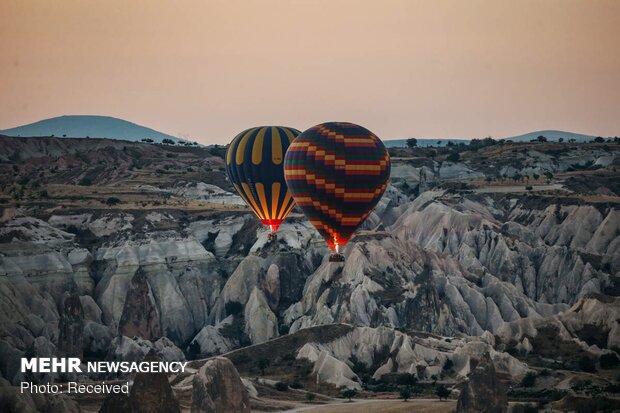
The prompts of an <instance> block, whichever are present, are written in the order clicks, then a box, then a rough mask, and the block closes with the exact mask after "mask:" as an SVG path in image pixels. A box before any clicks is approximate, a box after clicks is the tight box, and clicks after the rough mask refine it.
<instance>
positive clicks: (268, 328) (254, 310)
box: [245, 287, 278, 344]
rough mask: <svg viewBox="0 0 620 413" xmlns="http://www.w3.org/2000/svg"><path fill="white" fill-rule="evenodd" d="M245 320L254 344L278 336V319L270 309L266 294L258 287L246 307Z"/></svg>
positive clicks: (247, 331)
mask: <svg viewBox="0 0 620 413" xmlns="http://www.w3.org/2000/svg"><path fill="white" fill-rule="evenodd" d="M245 320H246V323H245V328H246V333H247V335H248V337H249V338H250V340H251V341H252V343H254V344H260V343H264V342H265V341H267V340H269V339H271V338H274V337H277V336H278V319H277V318H276V315H275V314H274V313H273V312H272V311H271V309H270V308H269V304H268V303H267V299H266V298H265V294H264V293H263V292H262V291H261V290H259V289H258V288H256V287H255V288H254V289H253V290H252V293H251V294H250V298H249V299H248V301H247V304H246V306H245Z"/></svg>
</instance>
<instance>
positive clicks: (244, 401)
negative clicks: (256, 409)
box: [191, 357, 250, 413]
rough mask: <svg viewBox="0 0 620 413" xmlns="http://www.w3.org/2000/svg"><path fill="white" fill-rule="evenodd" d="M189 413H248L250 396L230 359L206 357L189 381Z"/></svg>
mask: <svg viewBox="0 0 620 413" xmlns="http://www.w3.org/2000/svg"><path fill="white" fill-rule="evenodd" d="M191 412H192V413H249V412H250V399H249V397H248V393H247V391H246V389H245V387H244V385H243V382H242V381H241V378H240V377H239V373H237V369H235V366H234V365H233V364H232V363H231V362H230V360H228V359H226V358H223V357H216V358H214V359H210V360H208V361H207V362H206V363H205V364H204V365H203V366H202V367H201V368H200V369H199V370H198V372H197V373H196V375H195V376H194V378H193V382H192V407H191Z"/></svg>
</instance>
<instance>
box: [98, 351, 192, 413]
mask: <svg viewBox="0 0 620 413" xmlns="http://www.w3.org/2000/svg"><path fill="white" fill-rule="evenodd" d="M144 361H146V362H153V361H161V358H160V357H159V355H158V354H157V352H156V351H154V350H151V351H149V353H148V354H147V355H146V356H145V357H144ZM119 412H127V413H181V407H180V406H179V402H178V401H177V399H176V397H175V395H174V393H173V392H172V388H171V387H170V383H169V382H168V376H167V375H166V374H165V373H138V374H136V377H135V378H134V382H133V386H132V387H131V391H130V392H129V396H126V395H119V394H110V395H109V396H108V397H107V398H106V400H105V401H104V403H103V405H102V406H101V408H100V409H99V413H119Z"/></svg>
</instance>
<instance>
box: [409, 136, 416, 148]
mask: <svg viewBox="0 0 620 413" xmlns="http://www.w3.org/2000/svg"><path fill="white" fill-rule="evenodd" d="M416 146H418V140H417V139H416V138H409V139H407V147H408V148H415V147H416Z"/></svg>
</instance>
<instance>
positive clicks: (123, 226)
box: [88, 214, 134, 237]
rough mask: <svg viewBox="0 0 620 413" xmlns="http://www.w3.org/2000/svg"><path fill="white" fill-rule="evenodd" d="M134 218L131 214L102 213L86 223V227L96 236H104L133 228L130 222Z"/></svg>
mask: <svg viewBox="0 0 620 413" xmlns="http://www.w3.org/2000/svg"><path fill="white" fill-rule="evenodd" d="M133 220H134V217H133V215H130V214H122V215H112V214H109V215H104V216H102V217H101V218H98V219H95V220H93V221H92V222H90V223H89V224H88V229H90V230H91V232H92V233H93V234H95V235H96V236H98V237H104V236H108V235H112V234H115V233H117V232H121V231H128V230H131V229H132V228H133V225H132V224H131V223H132V222H133Z"/></svg>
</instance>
